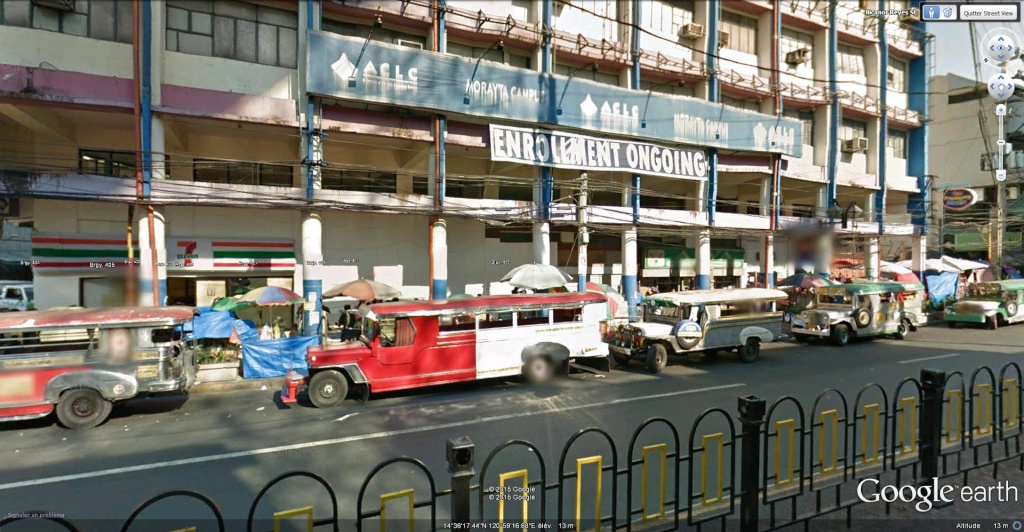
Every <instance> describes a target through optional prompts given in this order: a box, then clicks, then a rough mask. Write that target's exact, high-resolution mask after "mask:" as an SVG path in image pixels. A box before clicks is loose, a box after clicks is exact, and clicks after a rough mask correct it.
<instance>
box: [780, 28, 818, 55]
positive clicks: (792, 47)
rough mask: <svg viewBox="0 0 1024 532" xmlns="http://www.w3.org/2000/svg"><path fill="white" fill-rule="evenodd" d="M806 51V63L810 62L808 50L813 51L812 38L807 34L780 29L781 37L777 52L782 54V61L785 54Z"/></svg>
mask: <svg viewBox="0 0 1024 532" xmlns="http://www.w3.org/2000/svg"><path fill="white" fill-rule="evenodd" d="M802 48H804V49H807V50H808V53H807V61H808V63H810V61H811V53H812V52H810V51H809V50H813V49H814V36H813V35H811V34H809V33H802V32H799V31H794V30H791V29H789V28H782V36H781V39H780V40H779V51H780V52H781V53H782V59H783V60H785V59H786V54H788V53H790V52H795V51H797V50H800V49H802Z"/></svg>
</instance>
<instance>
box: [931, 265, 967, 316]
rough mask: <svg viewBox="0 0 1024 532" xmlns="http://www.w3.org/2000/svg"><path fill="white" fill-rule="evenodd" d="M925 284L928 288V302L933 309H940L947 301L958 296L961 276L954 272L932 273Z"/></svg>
mask: <svg viewBox="0 0 1024 532" xmlns="http://www.w3.org/2000/svg"><path fill="white" fill-rule="evenodd" d="M924 282H925V286H927V287H928V300H929V301H931V303H932V306H933V307H935V308H939V307H941V306H942V303H943V302H945V301H946V300H947V299H949V298H950V297H955V296H956V294H957V284H958V283H959V282H960V275H959V274H957V273H954V272H939V273H932V274H930V275H927V276H926V277H925V278H924Z"/></svg>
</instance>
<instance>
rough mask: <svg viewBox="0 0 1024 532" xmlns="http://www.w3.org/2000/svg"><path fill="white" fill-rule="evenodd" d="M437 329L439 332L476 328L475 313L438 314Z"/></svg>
mask: <svg viewBox="0 0 1024 532" xmlns="http://www.w3.org/2000/svg"><path fill="white" fill-rule="evenodd" d="M437 319H438V330H440V331H441V332H459V331H472V330H473V329H475V328H476V315H474V314H453V315H444V316H438V318H437Z"/></svg>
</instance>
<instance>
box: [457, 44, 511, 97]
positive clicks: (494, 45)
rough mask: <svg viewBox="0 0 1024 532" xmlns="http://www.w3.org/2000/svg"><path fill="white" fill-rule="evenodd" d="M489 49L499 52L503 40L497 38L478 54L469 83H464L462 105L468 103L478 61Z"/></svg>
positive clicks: (502, 45) (489, 51) (481, 59)
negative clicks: (464, 89) (464, 90)
mask: <svg viewBox="0 0 1024 532" xmlns="http://www.w3.org/2000/svg"><path fill="white" fill-rule="evenodd" d="M491 50H497V51H499V52H504V51H505V41H503V40H501V39H498V40H497V41H494V42H493V43H491V45H490V46H489V47H488V48H487V50H486V51H485V52H484V53H483V54H481V55H480V57H479V58H477V60H476V65H474V66H473V74H472V75H471V76H469V83H467V84H466V93H465V94H463V95H462V103H463V105H469V87H470V86H471V85H472V84H473V80H475V79H476V71H477V69H479V68H480V61H483V60H484V58H485V57H487V54H489V53H491Z"/></svg>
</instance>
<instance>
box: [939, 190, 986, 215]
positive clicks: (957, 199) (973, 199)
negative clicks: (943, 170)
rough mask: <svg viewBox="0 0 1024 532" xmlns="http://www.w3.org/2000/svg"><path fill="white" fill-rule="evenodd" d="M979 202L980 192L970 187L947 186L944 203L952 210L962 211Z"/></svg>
mask: <svg viewBox="0 0 1024 532" xmlns="http://www.w3.org/2000/svg"><path fill="white" fill-rule="evenodd" d="M977 202H978V193H977V192H975V191H973V190H971V189H969V188H947V189H946V191H945V192H943V193H942V204H943V205H945V206H946V208H947V209H949V210H951V211H962V210H965V209H967V208H968V207H970V206H971V205H974V204H975V203H977Z"/></svg>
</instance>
